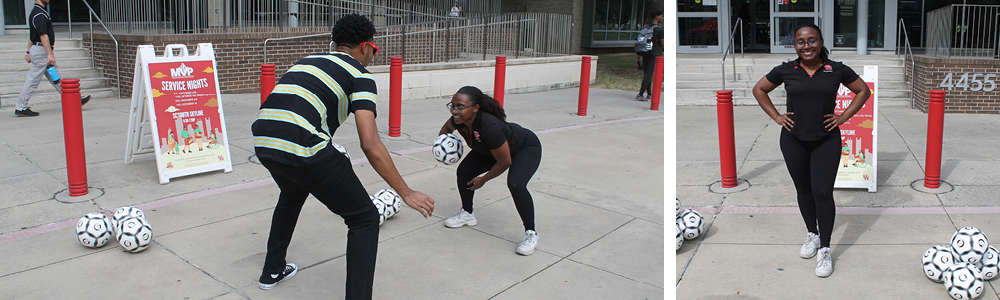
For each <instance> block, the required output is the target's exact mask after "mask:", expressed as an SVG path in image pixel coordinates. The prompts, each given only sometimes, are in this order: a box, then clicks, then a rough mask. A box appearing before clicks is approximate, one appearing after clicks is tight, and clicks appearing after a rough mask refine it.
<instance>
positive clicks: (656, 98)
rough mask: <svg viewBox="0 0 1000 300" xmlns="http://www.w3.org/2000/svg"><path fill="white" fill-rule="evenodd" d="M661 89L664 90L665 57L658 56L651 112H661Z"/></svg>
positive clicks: (654, 72) (650, 104) (654, 74)
mask: <svg viewBox="0 0 1000 300" xmlns="http://www.w3.org/2000/svg"><path fill="white" fill-rule="evenodd" d="M661 89H663V56H657V57H656V67H655V68H654V69H653V95H652V98H653V99H652V100H650V101H649V110H660V90H661Z"/></svg>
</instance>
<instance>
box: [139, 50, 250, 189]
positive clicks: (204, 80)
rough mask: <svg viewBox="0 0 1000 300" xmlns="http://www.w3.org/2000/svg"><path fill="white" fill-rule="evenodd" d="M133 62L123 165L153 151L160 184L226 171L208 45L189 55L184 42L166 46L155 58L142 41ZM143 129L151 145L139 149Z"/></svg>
mask: <svg viewBox="0 0 1000 300" xmlns="http://www.w3.org/2000/svg"><path fill="white" fill-rule="evenodd" d="M174 52H177V54H176V55H175V54H174ZM135 61H136V65H135V76H134V80H133V81H132V108H131V110H130V112H131V115H130V118H129V131H128V132H129V136H128V142H127V143H128V145H127V148H126V155H125V163H126V164H128V163H131V162H132V159H133V157H134V156H135V155H139V154H147V153H149V150H152V151H151V152H152V154H153V155H154V156H155V157H156V168H157V171H158V172H159V178H160V184H165V183H168V182H170V178H174V177H180V176H187V175H192V174H198V173H204V172H210V171H216V170H224V171H225V172H227V173H228V172H231V171H232V170H233V163H232V160H231V155H230V153H229V142H228V141H229V139H228V133H227V131H226V119H225V114H224V113H223V110H222V100H221V95H222V93H221V92H220V89H219V85H218V82H219V76H218V72H216V70H217V67H216V62H215V51H214V50H213V49H212V44H210V43H201V44H198V46H197V48H196V49H195V53H194V54H193V55H191V54H189V52H188V48H187V46H185V45H180V44H172V45H167V46H166V47H165V48H164V51H163V56H156V51H155V48H154V47H153V46H152V45H141V46H139V47H138V49H137V51H136V59H135ZM147 129H148V130H149V132H150V135H149V136H151V138H150V140H149V141H147V142H146V144H147V145H148V144H152V149H148V148H149V147H143V140H144V138H145V137H146V136H147V135H145V134H144V133H143V132H144V131H146V130H147Z"/></svg>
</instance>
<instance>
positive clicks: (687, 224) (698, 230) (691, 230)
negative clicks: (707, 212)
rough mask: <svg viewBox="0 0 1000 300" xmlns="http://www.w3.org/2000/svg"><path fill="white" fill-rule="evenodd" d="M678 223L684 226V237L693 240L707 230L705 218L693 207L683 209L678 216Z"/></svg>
mask: <svg viewBox="0 0 1000 300" xmlns="http://www.w3.org/2000/svg"><path fill="white" fill-rule="evenodd" d="M677 223H680V224H681V226H683V227H684V228H683V229H684V233H683V234H684V239H687V240H693V239H696V238H698V237H699V236H701V234H702V233H703V232H704V231H705V219H704V218H702V217H701V214H699V213H698V212H697V211H695V210H693V209H685V210H682V211H681V213H680V214H679V215H678V216H677Z"/></svg>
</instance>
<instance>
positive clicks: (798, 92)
mask: <svg viewBox="0 0 1000 300" xmlns="http://www.w3.org/2000/svg"><path fill="white" fill-rule="evenodd" d="M794 45H795V52H796V53H797V54H798V59H796V60H793V61H790V62H786V63H783V64H781V65H778V66H777V67H774V69H772V70H771V72H770V73H768V74H767V75H765V76H764V78H761V79H760V81H759V82H757V85H756V86H754V88H753V95H754V97H755V98H757V103H758V104H760V107H761V108H762V109H764V112H765V113H767V115H768V116H769V117H771V119H772V120H774V122H775V123H777V124H778V125H781V127H782V129H781V138H780V141H779V146H780V147H781V153H782V155H783V156H784V158H785V166H786V167H787V168H788V173H789V175H791V177H792V182H793V183H794V184H795V191H796V196H797V199H798V204H799V212H800V213H801V214H802V218H803V220H805V224H806V230H808V233H807V235H806V242H805V243H804V244H803V245H802V248H801V249H800V251H799V255H800V256H801V257H802V258H812V257H813V256H816V276H819V277H827V276H830V274H832V273H833V259H832V258H831V256H830V234H831V233H832V232H833V224H834V218H835V217H836V214H837V207H836V204H835V203H834V201H833V185H834V182H835V181H836V179H837V169H838V168H837V167H838V166H839V164H838V163H839V162H840V152H841V149H840V148H841V138H840V127H839V126H840V125H841V124H844V123H846V122H847V120H849V119H850V118H851V116H854V114H855V113H857V112H858V110H860V109H861V107H862V106H864V105H865V101H867V100H868V96H870V95H871V90H869V89H868V85H867V84H866V83H865V81H864V80H862V79H861V78H860V77H859V76H858V74H857V73H855V72H854V70H853V69H851V68H850V67H848V66H846V65H844V64H842V63H840V62H835V61H832V60H830V59H829V57H828V56H829V50H827V49H826V47H824V46H823V34H822V32H821V31H820V29H819V27H818V26H816V25H814V24H803V25H801V26H799V27H798V28H797V29H796V30H795V41H794ZM782 83H784V84H785V94H786V97H787V112H786V113H784V114H782V113H781V112H779V111H778V110H777V109H775V107H774V104H773V103H771V97H769V96H768V93H770V92H771V91H773V90H774V89H775V88H777V87H778V85H781V84H782ZM840 84H844V86H847V88H848V89H850V90H851V91H852V92H854V94H855V96H854V99H852V102H851V104H850V106H848V107H847V109H846V110H844V113H843V114H839V115H838V114H835V113H834V108H836V99H837V90H838V89H839V88H840ZM817 225H818V227H817ZM817 254H818V255H817Z"/></svg>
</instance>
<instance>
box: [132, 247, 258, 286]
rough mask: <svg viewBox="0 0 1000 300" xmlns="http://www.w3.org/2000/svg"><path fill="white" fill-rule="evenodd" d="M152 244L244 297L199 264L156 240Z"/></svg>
mask: <svg viewBox="0 0 1000 300" xmlns="http://www.w3.org/2000/svg"><path fill="white" fill-rule="evenodd" d="M150 242H151V243H152V244H156V245H157V246H160V248H163V250H164V251H167V253H170V254H171V255H173V256H174V257H176V258H177V259H180V260H181V261H183V262H184V263H186V264H188V265H189V266H191V267H194V268H195V269H197V270H198V271H201V273H202V274H205V275H208V277H210V278H212V280H215V281H216V282H218V283H221V284H224V285H226V286H227V287H229V289H230V290H231V292H236V293H237V294H239V295H242V293H240V290H239V289H237V288H236V287H235V286H233V285H231V284H229V283H228V282H225V281H223V280H222V279H219V277H217V276H215V274H212V273H211V272H209V271H208V270H206V269H204V268H202V267H199V266H198V265H197V264H195V263H193V262H191V261H190V260H188V259H186V258H184V257H183V256H181V255H179V254H177V253H176V252H174V251H173V250H170V248H167V247H166V246H164V245H163V244H160V242H157V241H156V240H150Z"/></svg>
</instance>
